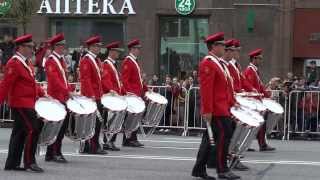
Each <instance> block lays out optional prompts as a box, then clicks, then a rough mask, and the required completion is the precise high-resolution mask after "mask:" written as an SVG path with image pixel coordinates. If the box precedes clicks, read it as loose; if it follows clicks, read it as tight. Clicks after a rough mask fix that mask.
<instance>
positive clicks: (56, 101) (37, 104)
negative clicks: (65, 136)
mask: <svg viewBox="0 0 320 180" xmlns="http://www.w3.org/2000/svg"><path fill="white" fill-rule="evenodd" d="M43 102H51V103H54V104H55V105H57V108H60V110H62V112H63V115H62V116H63V118H61V119H60V118H59V119H51V118H48V119H47V118H46V117H43V116H42V115H43V114H42V113H41V112H40V111H41V110H40V109H39V108H40V107H39V106H40V105H39V104H40V103H43ZM34 109H35V111H36V112H37V114H38V115H39V116H40V117H41V118H43V119H45V120H46V121H49V122H60V121H63V120H64V119H65V117H66V116H67V110H66V108H65V106H64V105H63V104H62V103H60V102H59V101H58V100H56V99H54V98H51V97H41V98H39V99H38V100H37V101H36V102H35V106H34ZM46 111H47V109H46Z"/></svg>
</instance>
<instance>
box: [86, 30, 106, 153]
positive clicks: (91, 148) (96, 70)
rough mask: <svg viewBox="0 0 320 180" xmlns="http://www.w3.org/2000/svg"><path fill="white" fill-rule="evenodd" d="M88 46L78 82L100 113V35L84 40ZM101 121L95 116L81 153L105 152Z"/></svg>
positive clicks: (101, 108)
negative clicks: (88, 137) (102, 144)
mask: <svg viewBox="0 0 320 180" xmlns="http://www.w3.org/2000/svg"><path fill="white" fill-rule="evenodd" d="M85 43H86V44H87V46H88V52H87V54H86V55H84V57H83V58H82V59H81V60H80V84H81V94H82V95H84V96H86V97H89V98H92V99H94V100H95V101H96V102H97V106H98V113H100V114H102V111H103V106H102V104H101V96H102V84H101V76H102V73H101V71H102V69H101V60H100V59H99V58H98V57H97V55H98V54H99V53H100V50H101V46H102V43H101V37H100V36H93V37H90V38H89V39H88V40H86V42H85ZM100 129H101V122H100V119H99V118H97V120H96V126H95V134H94V136H93V137H92V138H91V139H90V140H87V141H86V142H85V147H84V150H83V153H89V154H102V155H103V154H107V152H106V151H104V150H103V149H102V148H101V146H100V143H99V136H100Z"/></svg>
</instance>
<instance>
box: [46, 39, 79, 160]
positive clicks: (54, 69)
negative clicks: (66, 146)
mask: <svg viewBox="0 0 320 180" xmlns="http://www.w3.org/2000/svg"><path fill="white" fill-rule="evenodd" d="M49 43H50V46H51V47H52V49H53V51H52V53H51V54H50V55H49V56H48V58H47V60H46V63H45V72H46V75H47V82H48V89H47V93H48V95H49V96H51V97H52V98H54V99H57V100H58V101H60V102H61V103H63V104H66V101H67V100H68V99H69V96H70V95H71V93H72V91H73V90H74V89H73V88H72V87H71V86H70V85H69V83H68V80H67V77H68V76H67V71H66V63H65V59H64V51H65V45H66V40H65V38H64V34H63V33H60V34H57V35H55V36H53V37H52V38H51V39H49ZM68 114H69V113H68ZM68 119H69V116H68V115H67V116H66V118H65V120H64V122H63V124H62V126H61V129H60V131H59V134H58V136H57V138H56V141H55V142H54V143H53V144H52V145H49V146H48V147H47V152H46V157H45V161H53V162H58V163H67V160H66V159H65V158H64V156H63V155H62V152H61V146H62V140H63V138H64V134H65V131H66V127H67V124H68Z"/></svg>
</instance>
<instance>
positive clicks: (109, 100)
mask: <svg viewBox="0 0 320 180" xmlns="http://www.w3.org/2000/svg"><path fill="white" fill-rule="evenodd" d="M101 103H102V105H103V106H104V107H105V108H107V109H109V110H111V111H124V110H126V109H127V106H128V104H127V101H126V99H125V98H124V97H122V96H118V95H111V94H105V95H103V96H102V98H101Z"/></svg>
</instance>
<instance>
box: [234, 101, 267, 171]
mask: <svg viewBox="0 0 320 180" xmlns="http://www.w3.org/2000/svg"><path fill="white" fill-rule="evenodd" d="M231 114H232V115H233V116H234V117H235V118H236V119H237V121H236V127H235V130H234V133H233V136H232V138H231V141H230V145H229V152H230V153H232V154H234V155H235V156H237V155H239V154H242V153H243V152H244V151H246V150H247V149H248V147H249V146H250V144H251V142H252V141H253V139H255V136H256V134H257V132H258V130H259V128H260V126H261V125H262V124H263V117H262V116H261V115H260V114H259V113H258V112H256V111H253V110H250V109H248V108H246V107H240V108H235V107H233V108H231ZM231 162H232V163H231V165H230V166H232V165H233V160H231Z"/></svg>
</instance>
